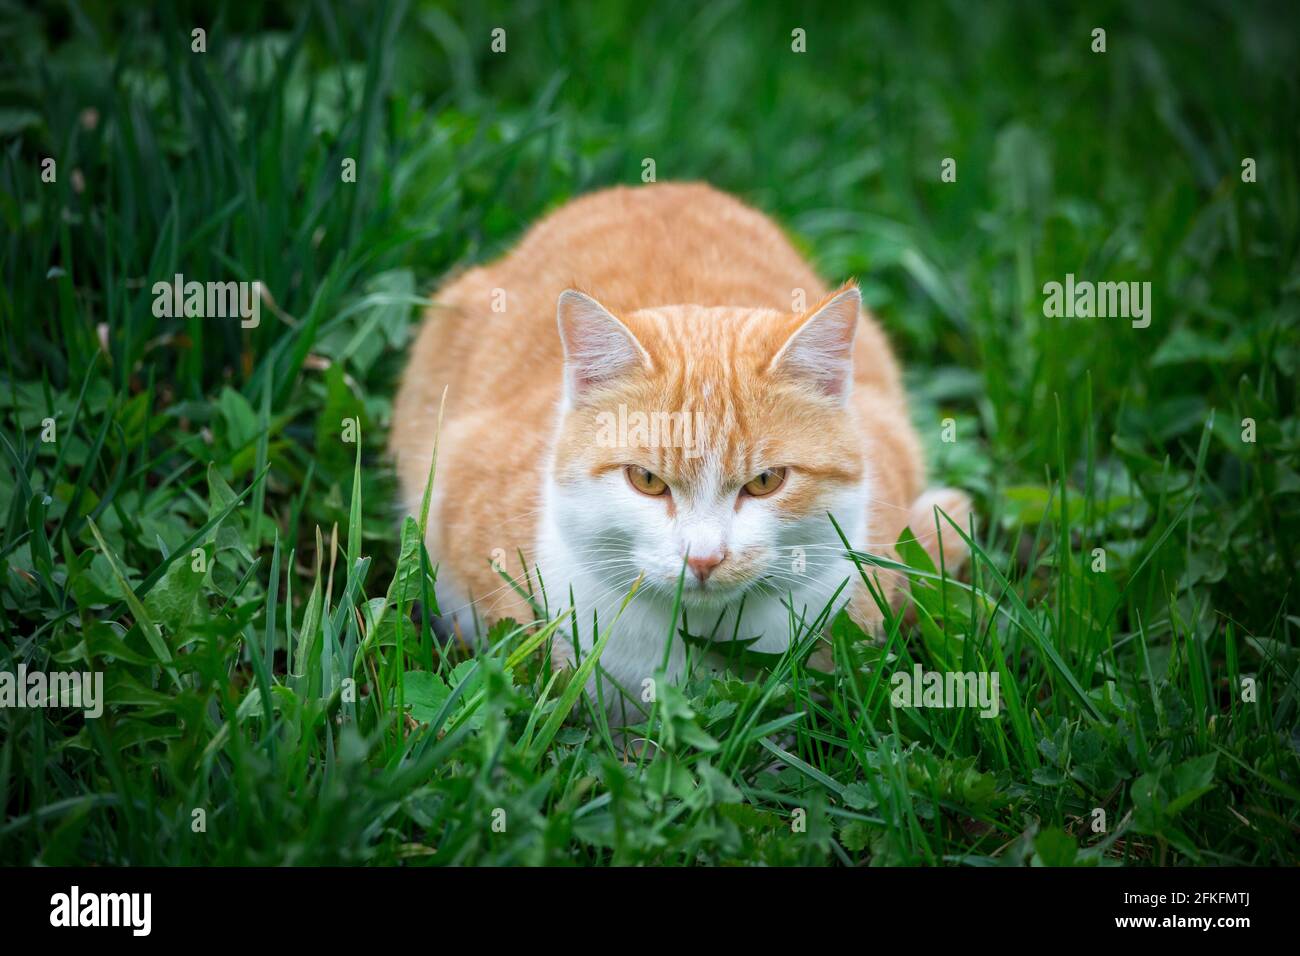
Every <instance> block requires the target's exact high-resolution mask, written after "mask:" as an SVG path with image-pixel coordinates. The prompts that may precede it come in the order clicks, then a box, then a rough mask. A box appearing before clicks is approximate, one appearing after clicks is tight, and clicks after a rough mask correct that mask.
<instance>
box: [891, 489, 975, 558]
mask: <svg viewBox="0 0 1300 956" xmlns="http://www.w3.org/2000/svg"><path fill="white" fill-rule="evenodd" d="M936 508H937V509H938V510H939V512H941V513H940V514H938V515H937V516H936V514H935V509H936ZM972 514H973V508H972V505H971V500H970V495H968V494H966V492H964V491H959V490H958V489H956V488H931V489H929V490H928V491H925V492H923V493H922V494H921V496H920V497H919V498H917V499H916V501H915V502H914V503H913V504H912V513H911V516H910V517H909V518H908V522H907V523H908V525H909V526H910V527H911V529H912V533H913V534H914V535H916V540H917V541H918V542H919V543H920V545H921V547H923V548H925V551H926V553H927V554H928V555H929V556H930V560H931V561H933V562H934V566H935V567H939V565H940V547H941V545H942V557H943V560H942V564H943V566H944V567H945V568H946V569H947V570H948V571H949V573H954V574H955V573H956V572H958V571H960V570H961V569H962V567H963V566H964V565H965V564H966V561H967V559H968V558H969V557H970V547H969V546H968V545H967V544H966V541H965V540H964V539H963V538H962V536H961V535H960V534H958V533H957V529H956V528H954V527H953V526H952V523H955V524H956V525H957V527H958V528H961V529H962V531H965V532H966V533H967V534H970V524H971V515H972ZM945 515H946V516H947V517H945ZM936 518H937V522H936ZM950 518H951V519H952V523H950V522H949V520H948V519H950ZM936 523H937V527H936Z"/></svg>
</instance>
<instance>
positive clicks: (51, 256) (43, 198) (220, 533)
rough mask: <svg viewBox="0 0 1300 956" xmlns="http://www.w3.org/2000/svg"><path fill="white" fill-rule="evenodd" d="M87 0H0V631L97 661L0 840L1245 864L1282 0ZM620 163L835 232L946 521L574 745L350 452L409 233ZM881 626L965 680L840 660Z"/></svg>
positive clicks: (531, 643) (284, 852)
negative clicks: (224, 313)
mask: <svg viewBox="0 0 1300 956" xmlns="http://www.w3.org/2000/svg"><path fill="white" fill-rule="evenodd" d="M122 6H123V9H117V5H115V4H107V3H100V2H89V3H84V4H70V5H67V6H64V5H61V4H59V5H56V4H53V3H40V4H37V5H36V6H35V8H34V9H28V8H26V7H19V6H18V5H15V4H14V3H13V2H12V0H0V45H2V46H3V48H4V49H5V50H6V54H5V58H4V62H3V66H2V67H0V91H2V92H0V146H2V147H3V154H2V155H0V218H2V219H3V231H2V233H0V272H2V273H3V282H0V351H2V353H3V367H2V368H0V412H2V413H3V414H2V422H3V424H2V426H0V521H2V522H3V527H2V528H0V635H2V639H0V671H7V672H12V673H17V672H18V671H19V668H20V667H21V668H23V669H24V670H25V671H26V672H29V673H30V672H49V673H52V672H68V671H85V672H100V673H102V674H103V681H104V689H103V713H102V715H101V716H99V717H98V718H91V717H88V716H86V715H84V714H83V713H82V711H80V710H77V709H75V708H68V707H51V708H32V707H21V706H5V707H3V708H0V806H2V807H3V809H4V814H3V823H0V863H9V864H32V863H40V864H72V863H95V864H279V863H290V864H320V863H344V864H371V865H375V864H393V863H407V864H471V863H472V864H579V865H607V864H615V865H628V864H663V865H674V864H741V865H752V864H819V865H820V864H833V865H844V866H860V865H899V864H946V865H964V866H985V865H1019V864H1031V863H1039V864H1049V865H1068V864H1080V865H1116V864H1119V865H1207V864H1228V865H1257V864H1286V863H1291V864H1294V863H1296V862H1297V860H1298V854H1297V848H1298V847H1300V837H1298V835H1297V834H1298V832H1300V761H1298V757H1297V752H1298V751H1300V729H1298V725H1300V721H1298V719H1297V707H1298V706H1300V700H1298V699H1297V698H1298V696H1300V678H1298V677H1297V633H1298V632H1300V609H1298V607H1297V594H1296V584H1297V580H1296V568H1297V558H1298V557H1300V470H1298V469H1300V460H1298V455H1297V452H1298V451H1300V420H1298V419H1297V416H1296V394H1297V373H1298V371H1300V268H1298V266H1297V263H1298V262H1300V259H1298V256H1300V177H1298V176H1297V169H1298V168H1300V126H1298V125H1297V123H1296V118H1297V116H1300V108H1298V107H1300V90H1298V89H1297V86H1298V80H1300V75H1298V74H1297V72H1296V70H1295V64H1296V62H1297V60H1298V59H1300V57H1298V53H1300V50H1298V49H1297V48H1298V47H1300V30H1297V29H1296V23H1295V22H1294V17H1293V16H1292V11H1288V10H1287V9H1286V8H1285V6H1284V5H1281V4H1278V5H1273V4H1241V3H1232V2H1226V0H1225V2H1221V3H1213V2H1202V3H1195V4H1181V3H1172V2H1171V3H1152V4H1121V3H1109V2H1103V3H1099V4H1096V5H1094V6H1093V8H1092V10H1090V11H1089V12H1087V13H1084V12H1082V11H1072V10H1070V9H1068V8H1067V7H1065V6H1064V5H1057V4H1051V5H1048V4H1023V5H1022V4H1010V3H1008V4H1005V5H990V6H989V7H988V8H987V9H982V10H980V11H979V12H975V11H974V9H971V8H968V7H967V5H965V4H960V3H936V4H901V5H900V4H893V3H880V4H871V5H863V4H848V3H846V4H843V5H842V6H837V5H833V4H826V5H821V4H814V5H811V6H810V7H808V8H807V9H805V10H803V11H801V12H799V13H797V14H796V13H794V12H782V11H781V10H780V9H779V8H778V7H777V5H767V4H742V3H738V2H719V3H712V4H706V5H701V4H695V3H687V2H681V3H678V2H665V3H654V4H629V5H627V6H626V7H622V6H621V5H619V4H582V5H573V6H572V8H570V7H569V6H568V5H560V4H553V3H542V2H525V3H519V4H502V3H487V4H478V3H475V4H469V3H466V4H464V5H463V7H462V6H446V5H439V4H414V3H409V4H408V3H392V4H385V5H375V6H371V5H363V4H330V3H290V4H284V5H279V4H274V5H272V4H267V5H263V4H243V3H216V4H190V3H179V4H171V3H158V4H157V5H156V6H151V5H139V7H138V8H136V6H135V5H122ZM497 28H500V29H503V30H504V31H505V32H504V34H497V35H496V38H497V40H499V41H500V42H497V43H496V45H497V47H498V48H499V47H500V46H501V45H502V43H504V50H500V49H498V50H494V49H493V46H494V33H493V31H494V30H495V29H497ZM1098 28H1101V29H1104V31H1105V36H1104V43H1105V49H1104V52H1103V51H1101V50H1099V49H1097V47H1098V38H1097V35H1095V34H1094V30H1096V29H1098ZM196 30H201V31H202V32H201V33H195V31H196ZM796 31H802V33H797V32H796ZM799 46H802V47H803V50H802V51H797V50H796V49H793V47H799ZM51 160H52V163H51V162H49V161H51ZM648 160H649V161H653V162H652V163H648V162H647V161H648ZM651 168H653V173H654V176H655V178H656V179H658V180H660V181H666V180H679V179H707V180H709V181H710V182H712V183H714V184H715V185H717V186H719V187H721V188H724V189H727V190H730V191H732V192H734V193H736V194H738V195H740V196H741V197H743V198H744V199H746V200H747V201H749V202H750V203H752V204H754V205H756V206H758V207H759V208H762V209H763V210H765V211H767V212H768V213H770V214H772V215H773V216H775V217H776V218H777V219H778V220H779V221H780V222H781V223H782V224H783V225H784V226H785V227H786V228H787V229H788V230H789V233H790V234H791V236H792V237H793V238H794V240H795V241H796V243H797V244H798V245H799V247H800V248H801V249H803V250H805V251H806V253H807V255H808V256H809V257H810V259H811V260H812V261H813V262H814V263H815V264H816V266H817V268H818V270H819V271H820V273H821V274H822V275H823V276H824V277H826V279H827V280H828V281H831V282H838V281H841V280H842V279H844V278H847V277H850V276H856V277H857V278H858V280H859V281H860V283H861V286H862V289H863V294H864V298H865V300H866V301H867V303H868V304H869V305H870V307H871V308H872V309H873V310H874V311H875V313H876V314H877V315H878V316H879V318H880V320H881V322H882V323H883V324H884V326H885V327H886V329H887V330H888V332H889V334H890V336H891V338H892V340H893V342H894V343H895V346H896V347H897V349H898V350H899V352H900V354H901V355H902V358H903V361H904V362H905V365H906V368H907V383H908V389H909V393H910V395H911V397H912V400H913V414H914V418H915V421H916V423H917V426H918V429H919V431H920V433H921V435H922V437H923V439H924V440H925V442H926V444H927V451H928V456H929V461H930V467H931V473H932V477H933V479H934V481H935V482H942V483H945V484H950V485H955V486H959V487H962V488H965V489H967V490H969V491H970V492H971V493H972V495H973V496H974V498H975V501H976V505H977V510H978V513H979V515H980V523H979V526H978V528H977V531H976V534H975V536H974V551H975V554H974V560H973V562H972V567H971V569H970V570H969V572H968V574H967V575H966V576H965V578H964V579H963V580H962V581H957V582H954V581H939V580H936V579H935V575H934V574H933V573H930V572H929V570H928V569H927V568H926V567H925V566H924V565H925V562H924V561H923V560H922V558H921V557H920V556H919V555H917V554H916V553H915V552H914V551H909V550H908V549H904V553H903V556H904V558H905V559H907V560H909V563H910V564H911V565H912V570H913V573H914V575H915V576H916V579H917V581H918V582H919V583H918V585H917V603H918V604H919V609H918V611H916V612H915V614H914V615H913V616H910V617H909V618H907V619H906V620H903V619H896V620H894V621H892V622H891V625H890V627H889V628H888V636H887V640H886V641H885V642H884V643H883V645H881V644H873V643H872V642H870V641H867V640H866V639H865V636H864V635H863V634H862V633H861V632H860V631H859V630H857V629H856V628H855V627H854V626H853V625H852V624H851V623H850V622H848V620H847V619H845V618H843V617H840V618H836V619H835V620H834V621H832V622H830V624H829V627H828V633H829V634H830V636H831V638H832V640H833V642H834V647H835V653H836V656H837V659H838V660H839V662H840V664H841V666H840V667H839V668H838V669H837V671H836V673H835V674H834V675H830V676H828V675H824V674H821V673H819V672H817V671H816V670H815V669H813V668H810V667H809V666H807V661H806V660H805V658H806V657H807V654H808V652H809V651H810V650H811V647H812V643H813V639H814V638H815V635H813V636H811V637H810V636H808V635H800V640H797V641H796V642H795V647H794V649H793V650H792V652H791V653H788V654H786V655H783V656H781V657H779V658H772V659H768V660H764V661H759V662H756V663H760V664H761V665H762V667H761V669H760V670H759V672H758V673H757V675H756V676H755V675H752V674H747V675H746V676H745V677H743V678H742V677H741V676H740V675H739V672H737V673H736V674H733V675H724V676H720V677H710V676H706V675H703V674H697V675H696V676H695V677H693V678H692V679H691V680H690V681H689V682H687V683H686V684H684V685H683V686H680V687H662V688H660V691H659V695H658V700H657V702H656V705H655V709H654V713H653V716H652V718H651V720H650V721H649V722H648V724H647V726H645V727H644V728H642V729H641V730H640V731H638V732H637V733H636V734H635V736H636V737H639V738H648V739H649V740H650V741H652V742H653V744H652V745H642V746H639V747H632V748H628V747H626V746H622V745H621V744H624V743H626V742H625V741H622V740H620V739H618V736H617V735H614V734H611V733H610V732H609V730H608V728H607V727H605V726H603V725H602V724H601V723H600V722H599V721H593V720H591V719H589V717H590V713H589V705H588V703H587V702H586V700H585V698H584V697H583V696H582V695H581V694H580V693H579V684H578V683H576V682H573V681H566V679H565V677H564V676H563V675H556V674H554V673H552V671H551V670H550V668H549V665H548V658H547V654H546V647H547V642H548V639H549V636H550V633H551V628H550V627H548V626H547V625H546V623H545V622H541V621H538V622H534V621H519V622H502V623H499V624H497V625H495V626H494V627H493V628H492V629H491V631H490V633H488V634H486V635H485V636H484V641H485V648H484V650H483V651H482V652H481V653H479V654H477V655H470V654H467V653H466V652H465V651H464V650H463V649H462V648H458V647H456V646H453V645H447V644H444V643H443V642H442V641H440V640H439V639H438V638H437V636H436V635H435V633H434V631H433V629H432V627H431V626H430V619H429V616H428V615H427V614H424V613H421V609H424V610H431V609H432V608H434V607H435V606H436V598H437V584H436V571H437V569H436V567H435V566H433V565H432V564H431V563H430V562H429V561H428V559H427V554H426V553H424V551H423V549H422V548H421V547H420V546H419V541H420V532H419V527H420V524H421V522H422V520H425V519H424V518H423V517H422V516H421V515H418V514H417V515H414V516H408V515H404V514H402V513H401V512H400V511H399V509H398V505H397V502H396V497H395V481H394V477H393V474H392V467H391V463H390V462H389V460H388V459H387V457H386V455H385V450H384V449H385V443H386V436H387V432H388V429H389V426H390V424H391V412H392V401H391V400H392V396H393V393H394V390H395V387H396V379H397V376H398V375H399V373H400V371H401V368H402V364H403V359H404V356H405V353H406V349H407V347H408V346H409V344H410V343H411V341H412V336H413V332H414V329H415V327H416V323H417V322H418V320H419V318H420V316H421V303H423V302H424V301H426V300H427V298H428V297H429V296H430V295H431V294H432V292H433V291H434V290H435V289H436V287H437V285H438V283H439V281H440V280H441V279H442V278H443V277H444V276H446V275H447V274H449V273H450V272H451V271H453V270H455V269H458V268H462V267H464V266H465V265H466V264H471V263H477V262H482V261H485V260H487V259H489V258H491V257H493V256H495V255H497V254H499V253H501V252H502V251H504V250H505V249H507V248H509V246H510V245H511V243H512V242H513V241H514V240H515V239H517V238H518V236H519V235H520V234H521V232H522V230H523V229H524V228H525V227H526V226H527V225H528V224H529V223H530V222H532V221H533V220H535V219H536V218H537V217H538V216H540V215H542V214H543V213H545V212H546V211H548V210H550V209H552V208H554V207H555V206H557V205H558V204H560V203H562V202H563V201H565V200H566V199H568V198H570V197H572V196H575V195H578V194H581V193H583V192H586V191H589V190H591V189H595V188H598V187H600V186H604V185H609V184H614V183H627V184H635V183H639V182H641V181H642V179H643V177H644V176H647V175H648V174H649V171H650V170H651ZM178 275H179V276H183V277H184V279H183V280H182V281H186V282H187V281H198V282H203V283H207V282H223V283H224V282H237V283H238V282H244V283H251V282H254V281H256V282H260V283H261V289H262V290H263V297H262V298H261V299H260V300H258V301H259V303H260V315H259V317H258V321H257V322H256V324H255V325H254V324H253V323H252V322H241V321H239V319H238V318H224V319H223V318H215V317H207V318H204V317H198V316H187V315H185V314H183V313H184V309H182V310H181V314H179V315H177V314H175V313H174V310H170V309H168V308H167V307H166V305H167V303H166V301H165V300H166V299H167V298H168V296H167V295H161V296H160V295H159V294H158V293H157V292H156V291H155V290H156V286H157V284H158V283H164V284H171V283H173V281H174V280H175V277H176V276H178ZM1067 276H1071V277H1073V278H1072V279H1071V280H1069V281H1071V282H1074V281H1087V282H1125V283H1127V282H1135V283H1149V284H1150V285H1149V287H1148V288H1149V290H1150V292H1149V298H1148V299H1147V300H1146V305H1147V306H1148V309H1147V314H1146V317H1145V318H1141V319H1138V318H1132V319H1130V318H1129V317H1116V316H1111V317H1107V318H1099V317H1094V318H1085V317H1077V316H1076V317H1067V316H1062V315H1056V314H1054V310H1053V309H1051V308H1049V307H1048V306H1047V303H1046V299H1047V296H1046V294H1045V290H1044V287H1045V286H1046V285H1048V284H1049V283H1052V282H1059V283H1066V282H1067ZM169 312H171V313H173V314H170V315H169V314H167V313H169ZM160 313H162V314H160ZM246 326H247V327H246ZM448 400H449V401H452V400H454V397H452V398H449V399H448ZM433 480H434V481H435V482H436V481H437V480H438V479H437V476H436V475H435V476H434V478H433ZM448 493H450V494H454V493H455V491H454V489H450V490H449V492H448ZM909 555H910V557H909ZM858 558H859V561H860V562H861V563H863V565H864V566H868V565H869V561H868V559H867V557H866V556H858ZM846 567H851V566H850V565H849V563H848V561H847V560H846ZM555 623H559V622H552V624H555ZM917 665H919V666H921V667H922V668H923V669H925V670H930V671H935V670H937V671H953V670H957V671H982V672H986V673H996V674H997V676H998V678H999V684H1000V692H1001V707H1000V710H999V713H998V714H997V716H996V717H995V718H992V719H988V718H983V717H981V716H980V715H979V713H978V712H977V711H976V710H973V709H934V708H922V707H907V706H894V704H893V702H892V701H891V687H890V681H889V675H890V674H893V673H896V672H909V673H910V672H912V669H913V668H914V667H915V666H917Z"/></svg>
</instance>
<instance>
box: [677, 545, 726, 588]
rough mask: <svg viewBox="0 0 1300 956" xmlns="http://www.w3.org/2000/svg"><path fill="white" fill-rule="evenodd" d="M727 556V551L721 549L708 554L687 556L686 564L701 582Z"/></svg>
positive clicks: (706, 578)
mask: <svg viewBox="0 0 1300 956" xmlns="http://www.w3.org/2000/svg"><path fill="white" fill-rule="evenodd" d="M726 557H727V552H726V551H723V550H721V549H719V550H717V551H714V552H712V553H710V554H704V555H700V556H699V557H689V558H687V559H686V566H687V567H689V568H690V569H691V573H692V574H694V575H695V576H696V577H697V578H699V579H700V583H701V584H703V583H704V582H705V581H706V580H708V577H709V575H710V574H712V573H713V569H714V568H716V567H717V566H718V565H719V564H721V563H722V562H723V560H724V559H725V558H726Z"/></svg>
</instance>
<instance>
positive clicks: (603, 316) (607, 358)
mask: <svg viewBox="0 0 1300 956" xmlns="http://www.w3.org/2000/svg"><path fill="white" fill-rule="evenodd" d="M555 317H556V321H557V323H558V324H559V327H560V341H561V342H562V343H563V344H564V399H565V402H566V403H567V404H569V405H576V404H578V403H579V402H581V401H582V399H583V397H584V396H585V395H586V394H587V392H589V391H590V390H591V389H593V388H596V387H598V386H600V385H603V384H605V383H607V382H609V381H611V380H612V379H615V378H618V377H619V376H620V375H623V374H624V373H626V372H630V371H632V370H633V369H637V368H640V369H644V370H647V371H648V370H649V369H650V367H651V363H650V354H649V353H648V352H646V350H645V347H644V346H642V345H641V343H640V342H638V341H637V338H636V336H635V335H633V334H632V331H631V329H629V328H628V327H627V326H626V325H624V324H623V323H622V322H620V321H619V320H618V319H617V318H615V317H614V315H612V314H611V313H610V312H609V311H608V310H607V309H606V308H605V307H604V306H603V305H601V304H600V303H599V302H597V301H596V300H595V299H593V298H592V297H591V296H589V295H584V294H583V293H581V292H577V291H575V290H574V289H565V290H564V291H563V292H561V293H560V300H559V302H558V303H556V307H555Z"/></svg>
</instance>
